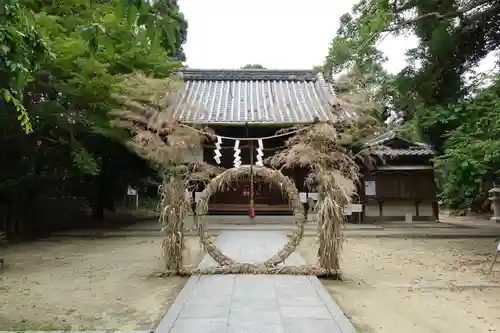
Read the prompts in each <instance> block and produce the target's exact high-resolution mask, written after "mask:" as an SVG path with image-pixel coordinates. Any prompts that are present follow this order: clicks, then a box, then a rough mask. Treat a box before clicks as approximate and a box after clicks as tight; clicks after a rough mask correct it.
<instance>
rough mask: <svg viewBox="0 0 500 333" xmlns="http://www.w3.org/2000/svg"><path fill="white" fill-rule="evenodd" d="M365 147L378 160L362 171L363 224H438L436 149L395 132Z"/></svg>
mask: <svg viewBox="0 0 500 333" xmlns="http://www.w3.org/2000/svg"><path fill="white" fill-rule="evenodd" d="M366 145H367V146H370V147H371V148H372V149H373V153H374V155H376V156H377V157H378V158H377V159H376V161H377V163H376V165H374V166H373V167H363V168H362V172H363V177H362V186H360V190H359V198H360V201H361V202H362V203H363V221H366V222H374V221H385V222H387V221H402V220H403V221H404V220H406V221H409V220H412V221H414V220H419V221H436V220H437V219H438V204H437V197H436V193H437V188H436V184H435V181H434V168H433V165H432V157H433V155H434V151H433V149H432V148H431V147H430V146H428V145H426V144H424V143H419V142H410V141H408V140H405V139H403V138H401V137H399V136H398V135H397V134H396V133H395V132H392V131H391V132H388V133H386V134H384V135H381V136H379V137H377V138H375V139H373V140H371V141H368V142H367V143H366Z"/></svg>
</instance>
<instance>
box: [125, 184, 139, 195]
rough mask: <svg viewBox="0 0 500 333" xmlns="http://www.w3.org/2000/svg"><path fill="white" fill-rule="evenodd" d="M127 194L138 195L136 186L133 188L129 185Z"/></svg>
mask: <svg viewBox="0 0 500 333" xmlns="http://www.w3.org/2000/svg"><path fill="white" fill-rule="evenodd" d="M127 195H137V190H136V189H135V188H132V187H131V186H129V187H128V188H127Z"/></svg>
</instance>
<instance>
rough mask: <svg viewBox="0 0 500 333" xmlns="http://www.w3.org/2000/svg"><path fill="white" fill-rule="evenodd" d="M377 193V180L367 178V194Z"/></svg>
mask: <svg viewBox="0 0 500 333" xmlns="http://www.w3.org/2000/svg"><path fill="white" fill-rule="evenodd" d="M375 194H376V190H375V181H374V180H367V181H366V182H365V195H371V196H374V195H375Z"/></svg>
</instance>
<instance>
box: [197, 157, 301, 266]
mask: <svg viewBox="0 0 500 333" xmlns="http://www.w3.org/2000/svg"><path fill="white" fill-rule="evenodd" d="M252 172H253V173H254V175H255V177H258V178H260V179H263V180H264V181H267V182H268V183H270V184H274V185H276V186H278V187H279V188H280V190H281V193H282V194H284V195H285V196H286V197H287V199H288V203H289V205H290V207H292V208H293V209H294V216H295V221H296V223H297V229H296V230H295V231H294V232H293V233H292V234H291V235H290V236H289V237H288V242H287V244H286V245H285V246H284V247H283V249H281V250H280V251H279V252H278V253H277V254H275V255H274V256H272V257H271V258H270V259H268V260H266V261H265V262H264V263H263V264H262V265H263V266H265V267H276V266H277V265H279V264H281V263H283V262H284V261H285V260H286V259H287V258H288V257H289V256H290V254H292V253H293V252H294V251H295V249H296V248H297V245H298V244H299V243H300V241H301V240H302V236H303V234H304V223H305V217H304V207H303V205H302V203H301V202H300V199H299V192H298V190H297V187H296V186H295V183H294V182H293V181H292V180H291V179H290V178H289V177H287V176H285V175H284V174H283V173H281V171H279V170H275V169H270V168H267V167H259V166H253V167H252ZM249 175H250V166H249V165H245V166H240V167H238V168H232V169H228V170H226V171H224V172H223V173H221V174H219V175H218V176H216V177H215V178H213V179H212V180H211V181H210V182H209V183H208V184H207V186H206V187H205V189H204V190H203V192H202V193H201V196H200V199H199V200H198V202H197V212H198V215H200V216H201V215H205V214H206V212H207V210H208V201H209V199H210V197H211V196H212V195H214V194H215V193H217V192H222V191H225V190H227V189H228V188H229V186H230V185H231V184H232V183H234V182H238V181H241V180H243V179H246V178H248V176H249ZM198 223H199V224H198V230H199V233H200V241H201V243H202V244H203V246H204V247H205V249H206V251H207V253H208V254H210V256H211V257H212V258H213V259H214V260H215V261H216V262H217V263H218V264H219V265H220V266H228V265H229V266H232V267H233V268H232V269H235V270H238V269H242V268H237V267H243V266H242V265H245V264H240V263H236V262H235V261H234V260H233V259H231V258H229V257H228V256H226V255H224V254H223V253H222V252H221V251H220V250H219V249H218V248H217V247H216V246H215V245H214V244H213V242H212V239H211V238H210V237H209V236H208V235H207V233H206V229H205V226H204V223H203V219H201V220H199V222H198ZM245 267H246V266H245Z"/></svg>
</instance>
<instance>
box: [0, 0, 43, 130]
mask: <svg viewBox="0 0 500 333" xmlns="http://www.w3.org/2000/svg"><path fill="white" fill-rule="evenodd" d="M47 55H48V51H47V49H46V47H45V44H44V42H43V40H42V38H41V37H40V35H39V33H38V32H37V30H36V29H35V27H34V26H33V22H32V13H30V12H29V11H27V10H26V8H24V7H23V6H21V5H20V4H19V1H16V0H4V1H3V2H2V6H1V7H0V107H1V109H2V110H1V112H3V113H12V112H13V111H15V114H16V116H17V119H18V121H19V122H20V124H21V127H22V129H23V130H24V131H25V132H26V133H29V132H31V124H30V121H29V117H28V113H27V112H26V109H25V108H24V106H23V104H22V97H23V89H24V87H25V85H26V84H27V83H28V82H30V81H31V80H32V79H33V73H34V72H35V71H36V70H37V69H38V67H39V65H40V63H41V62H42V61H43V60H44V59H45V57H46V56H47Z"/></svg>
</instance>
